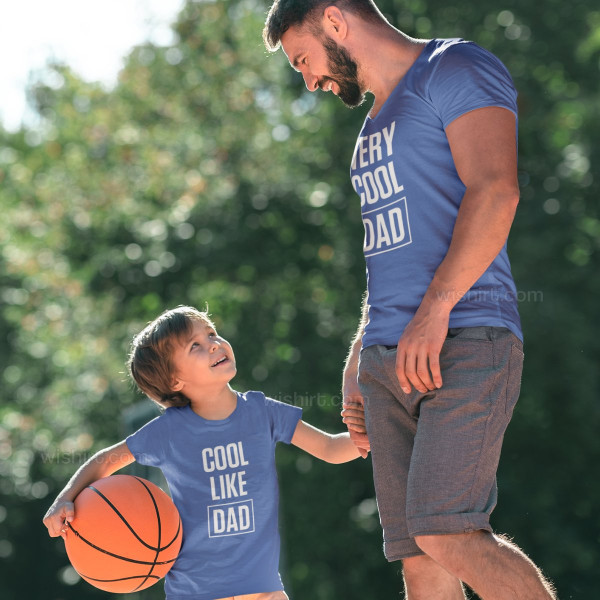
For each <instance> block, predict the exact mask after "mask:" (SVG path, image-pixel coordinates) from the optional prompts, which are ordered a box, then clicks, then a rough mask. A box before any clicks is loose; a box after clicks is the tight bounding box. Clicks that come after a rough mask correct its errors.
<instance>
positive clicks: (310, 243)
mask: <svg viewBox="0 0 600 600" xmlns="http://www.w3.org/2000/svg"><path fill="white" fill-rule="evenodd" d="M379 5H380V7H381V8H382V10H383V11H384V12H385V14H386V15H387V16H388V18H389V19H390V21H391V22H392V23H393V24H394V25H395V26H397V27H398V28H400V29H402V30H403V31H406V32H407V33H409V34H411V35H414V36H417V37H433V36H436V37H459V36H460V37H465V38H467V39H472V40H474V41H477V42H479V43H480V44H482V45H483V46H485V47H487V48H488V49H490V50H491V51H492V52H494V53H496V54H497V55H498V56H499V57H500V58H501V59H502V60H503V61H504V62H505V63H506V64H507V66H508V67H509V69H510V70H511V72H512V74H513V76H514V79H515V82H516V84H517V87H518V89H519V92H520V96H519V103H520V182H521V188H522V201H521V205H520V208H519V211H518V214H517V219H516V221H515V224H514V226H513V231H512V234H511V238H510V241H509V253H510V256H511V260H512V262H513V272H514V275H515V279H516V281H517V287H518V289H519V300H520V310H521V315H522V319H523V325H524V331H525V336H526V365H525V373H524V380H523V388H522V395H521V400H520V403H519V405H518V407H517V410H516V411H515V418H514V420H513V424H512V425H511V427H510V428H509V432H508V434H507V438H506V442H505V450H504V455H503V461H502V463H501V467H500V472H499V474H498V480H499V487H500V504H499V507H498V508H497V510H496V512H495V513H494V516H493V519H494V526H495V527H496V528H497V529H498V530H499V531H506V532H507V533H509V534H510V535H513V536H514V537H515V540H516V541H517V542H518V543H519V544H520V545H521V546H522V547H523V548H524V549H525V550H526V551H527V552H528V553H529V554H530V555H531V556H532V557H533V559H534V560H535V561H536V563H538V564H539V565H540V566H541V567H542V569H543V570H544V571H545V572H546V573H547V574H548V575H549V576H550V577H551V578H552V579H553V580H554V581H555V583H556V585H557V587H558V590H559V592H560V596H561V598H581V599H588V598H592V597H595V596H596V595H597V593H598V591H599V588H598V583H597V565H598V564H599V563H600V518H599V517H598V511H597V510H596V507H597V506H598V505H599V504H600V484H599V483H598V478H597V477H595V476H594V474H593V471H592V469H593V468H594V466H595V464H596V463H597V461H598V459H600V438H599V437H598V435H597V431H598V428H599V425H600V403H599V402H598V392H599V385H598V359H599V356H600V348H599V342H598V339H599V335H598V333H599V332H598V327H597V322H598V321H597V315H598V312H597V298H598V297H599V295H600V294H599V292H600V289H599V287H600V279H599V277H598V267H599V247H600V215H599V214H598V202H597V198H598V197H599V195H600V189H599V187H600V166H599V165H600V157H599V156H598V154H599V152H600V149H599V146H598V144H597V143H594V140H598V139H599V138H600V108H599V103H598V100H599V98H600V95H599V91H600V90H599V81H600V78H599V69H600V11H599V10H598V7H597V3H596V2H595V1H593V0H574V1H573V2H570V3H566V4H565V3H563V2H559V1H558V0H544V1H543V2H542V3H534V2H523V1H520V2H517V1H516V0H504V1H503V2H497V1H495V0H494V1H492V0H484V1H483V2H480V3H472V2H466V1H465V0H454V1H453V2H451V3H449V2H448V1H447V0H444V1H442V0H386V1H382V2H381V3H380V4H379ZM266 9H267V6H266V4H264V3H263V2H260V1H258V0H239V1H238V0H231V1H229V2H225V1H222V0H217V1H215V2H210V1H207V2H191V1H190V2H188V4H187V5H186V6H185V7H184V9H183V10H182V12H181V14H180V15H179V17H178V19H177V22H176V23H175V24H174V28H175V31H176V32H177V38H178V41H177V43H176V44H175V45H173V46H172V47H157V46H153V45H150V44H148V45H144V46H140V47H137V48H136V49H134V50H133V51H132V53H131V54H130V56H129V57H128V58H127V62H126V66H125V67H124V69H123V71H122V72H121V74H120V79H119V83H118V85H117V86H116V87H115V88H114V89H112V90H106V89H104V88H102V87H100V86H99V85H96V84H93V83H89V82H85V81H82V80H81V79H79V78H78V77H77V76H76V75H75V74H74V73H73V72H72V71H71V70H70V69H69V67H68V66H67V65H59V64H57V65H52V66H51V67H49V69H48V70H47V72H45V73H44V74H43V75H42V76H41V77H40V78H39V81H38V82H37V83H36V84H35V85H34V86H33V87H32V88H31V90H30V100H31V103H32V104H33V105H34V106H35V108H36V110H37V113H38V114H39V126H36V127H24V128H23V129H22V130H21V131H19V132H17V133H9V132H6V131H4V130H2V129H1V128H0V203H1V206H2V213H1V214H0V263H1V264H0V298H1V304H0V333H1V335H2V340H3V344H2V347H1V348H0V377H1V379H2V400H1V404H0V457H1V459H2V462H1V463H0V475H1V476H2V479H1V480H0V558H2V562H1V563H0V582H1V583H0V590H1V595H2V598H3V599H4V600H16V599H17V598H19V599H27V600H39V599H41V598H43V599H44V600H59V599H60V600H68V599H75V598H77V599H78V600H82V599H84V598H100V597H108V596H107V594H105V593H103V592H100V591H98V590H95V589H94V588H92V587H90V586H89V585H87V584H85V583H82V582H80V581H78V578H77V576H76V575H75V574H74V572H73V571H72V569H71V568H70V567H69V564H68V560H67V557H66V555H65V553H64V549H63V544H62V542H60V541H57V540H51V539H49V538H48V537H47V535H46V534H45V528H43V527H42V524H41V517H42V515H43V513H44V512H45V509H46V508H47V506H48V504H49V503H50V501H51V499H52V498H53V497H54V495H55V494H56V493H57V492H58V490H59V489H60V488H61V487H62V486H63V485H64V483H65V481H66V479H67V478H68V477H69V476H70V475H71V474H72V472H73V471H74V470H75V468H76V467H77V465H78V464H79V463H80V462H82V461H83V460H84V459H85V458H87V457H88V456H90V453H92V452H94V451H95V450H97V449H99V448H101V447H104V446H106V445H108V444H111V443H114V442H116V441H118V440H119V439H121V438H122V437H123V436H124V435H125V434H126V433H127V432H128V430H127V427H128V423H130V421H131V419H129V418H128V417H127V415H131V414H132V411H134V412H135V411H138V412H139V407H138V404H139V403H140V402H143V399H142V398H141V397H140V396H139V394H137V393H136V392H135V391H134V389H133V387H132V386H131V384H130V383H129V382H128V380H127V377H126V376H125V375H124V361H125V357H126V353H127V350H128V345H129V343H130V340H131V338H132V336H133V334H134V333H135V332H137V331H138V330H139V329H140V328H141V327H142V326H143V325H144V324H145V323H146V322H147V321H149V320H150V319H152V318H153V317H154V316H156V314H158V312H160V311H161V310H163V309H164V308H168V307H172V306H175V305H178V304H194V305H197V306H199V307H204V306H205V304H206V303H207V304H208V306H209V309H210V311H211V313H212V314H213V316H214V318H215V320H216V323H217V326H218V327H219V328H220V331H221V332H222V333H223V334H224V335H225V337H227V338H229V339H230V340H231V341H232V343H233V345H234V349H235V351H236V356H237V359H238V363H239V375H238V377H237V378H236V380H235V382H234V384H235V386H236V387H237V388H238V389H240V390H244V389H263V390H264V391H265V392H266V393H268V394H270V395H271V396H273V397H275V398H278V399H281V400H284V401H288V402H293V403H296V404H300V405H302V406H303V407H304V409H305V412H304V415H305V419H306V420H308V421H309V422H311V423H313V424H315V425H317V426H321V427H324V428H327V429H329V430H330V431H340V430H341V429H342V424H341V422H340V420H339V415H338V413H339V408H340V396H339V387H340V379H341V367H342V364H343V359H344V356H345V353H346V351H347V346H348V343H349V340H350V338H351V336H352V334H353V332H354V329H355V327H356V324H357V320H358V314H359V305H360V298H361V294H362V292H363V289H364V263H363V258H362V255H361V240H362V235H363V234H362V225H361V222H360V214H359V210H358V204H357V202H356V198H355V195H354V192H353V190H352V188H351V186H350V182H349V178H348V168H349V162H350V157H351V153H352V149H353V147H354V141H355V136H356V134H357V132H358V130H359V128H360V124H361V122H362V119H363V117H364V115H365V111H366V110H367V107H362V108H360V109H357V110H354V111H348V110H346V109H344V108H343V107H342V106H341V104H340V103H339V101H337V99H335V98H333V97H332V96H331V95H312V94H309V93H308V92H307V91H306V90H305V89H304V86H303V83H302V81H301V79H300V77H299V76H298V75H297V74H296V73H294V72H293V71H292V70H291V69H290V68H289V66H288V65H287V62H286V60H285V57H284V56H283V54H282V53H277V54H275V55H267V53H266V52H265V50H264V49H263V46H262V41H261V37H260V33H261V30H262V22H263V20H264V16H265V11H266ZM138 412H135V414H136V415H137V414H138ZM149 414H150V413H148V415H149ZM138 416H139V415H138ZM278 463H279V471H280V481H281V495H282V511H281V524H282V536H283V542H284V547H283V558H282V575H283V577H284V580H285V583H286V586H287V588H288V592H289V593H290V596H291V597H292V598H313V599H315V600H330V599H333V598H337V597H344V598H348V599H352V598H383V597H394V596H395V595H397V594H398V591H399V589H400V588H401V575H400V574H399V565H398V564H387V563H386V562H385V560H384V558H383V555H382V553H381V531H380V528H379V524H378V520H377V511H376V504H375V501H374V492H373V486H372V482H371V473H370V461H369V460H367V461H354V462H353V463H350V464H347V465H342V466H337V467H332V466H329V465H325V464H322V463H319V462H318V461H314V460H312V458H310V457H308V456H307V455H302V454H301V453H300V452H299V451H298V450H296V449H294V448H287V447H282V448H280V449H279V450H278ZM32 563H33V565H34V566H33V572H34V573H35V575H34V576H32ZM161 597H163V594H162V586H161V585H158V586H155V588H151V589H149V590H147V591H145V592H143V593H140V594H133V595H129V598H131V599H132V600H135V598H140V599H154V598H161Z"/></svg>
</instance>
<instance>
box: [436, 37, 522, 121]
mask: <svg viewBox="0 0 600 600" xmlns="http://www.w3.org/2000/svg"><path fill="white" fill-rule="evenodd" d="M432 60H436V62H437V64H436V66H435V69H434V70H433V72H432V76H431V80H430V82H429V96H430V99H431V102H432V104H433V106H434V107H435V109H436V111H437V112H438V114H439V115H440V118H441V120H442V124H443V126H444V129H445V128H446V127H447V126H448V125H449V124H450V123H452V121H454V120H455V119H457V118H458V117H460V116H461V115H464V114H465V113H467V112H470V111H472V110H475V109H478V108H486V107H491V106H496V107H502V108H507V109H508V110H510V111H512V112H513V113H514V114H515V115H516V114H517V91H516V89H515V86H514V84H513V81H512V78H511V76H510V73H509V72H508V70H507V69H506V67H505V66H504V65H503V64H502V62H501V61H500V60H499V59H498V58H496V57H495V56H494V55H493V54H491V53H490V52H488V51H487V50H484V49H483V48H481V47H480V46H478V45H477V44H474V43H472V42H458V43H453V44H450V45H449V46H448V47H447V48H446V49H442V48H441V49H440V50H439V51H438V56H437V58H435V57H432Z"/></svg>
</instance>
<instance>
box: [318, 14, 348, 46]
mask: <svg viewBox="0 0 600 600" xmlns="http://www.w3.org/2000/svg"><path fill="white" fill-rule="evenodd" d="M323 31H324V32H325V33H326V34H327V35H328V36H329V37H331V38H334V39H336V38H337V39H338V40H343V39H345V38H346V35H347V34H348V22H347V21H346V18H345V16H344V13H343V12H342V11H341V10H340V9H339V8H338V7H337V6H328V7H327V8H326V9H325V10H324V11H323Z"/></svg>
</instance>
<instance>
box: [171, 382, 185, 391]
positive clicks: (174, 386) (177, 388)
mask: <svg viewBox="0 0 600 600" xmlns="http://www.w3.org/2000/svg"><path fill="white" fill-rule="evenodd" d="M182 388H183V381H179V379H173V383H172V384H171V390H172V391H173V392H180V391H181V390H182Z"/></svg>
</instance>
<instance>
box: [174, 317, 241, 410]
mask: <svg viewBox="0 0 600 600" xmlns="http://www.w3.org/2000/svg"><path fill="white" fill-rule="evenodd" d="M172 361H173V366H174V377H175V384H174V389H173V391H180V392H182V393H183V394H185V395H186V396H187V397H188V398H190V399H192V398H194V397H196V396H198V395H200V394H203V393H206V392H209V393H210V392H213V391H214V392H218V391H219V388H222V387H224V386H225V385H227V384H228V383H229V382H230V381H231V380H232V379H233V377H234V376H235V374H236V371H237V369H236V366H235V356H234V354H233V349H232V347H231V345H230V344H229V342H228V341H227V340H225V339H223V338H222V337H221V336H219V335H218V334H217V332H216V331H215V329H214V328H213V327H212V326H211V325H209V324H208V323H205V322H203V321H196V322H195V323H194V325H193V328H192V331H191V332H190V335H189V336H184V338H183V339H182V340H181V342H180V343H178V344H175V350H174V352H173V357H172Z"/></svg>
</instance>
